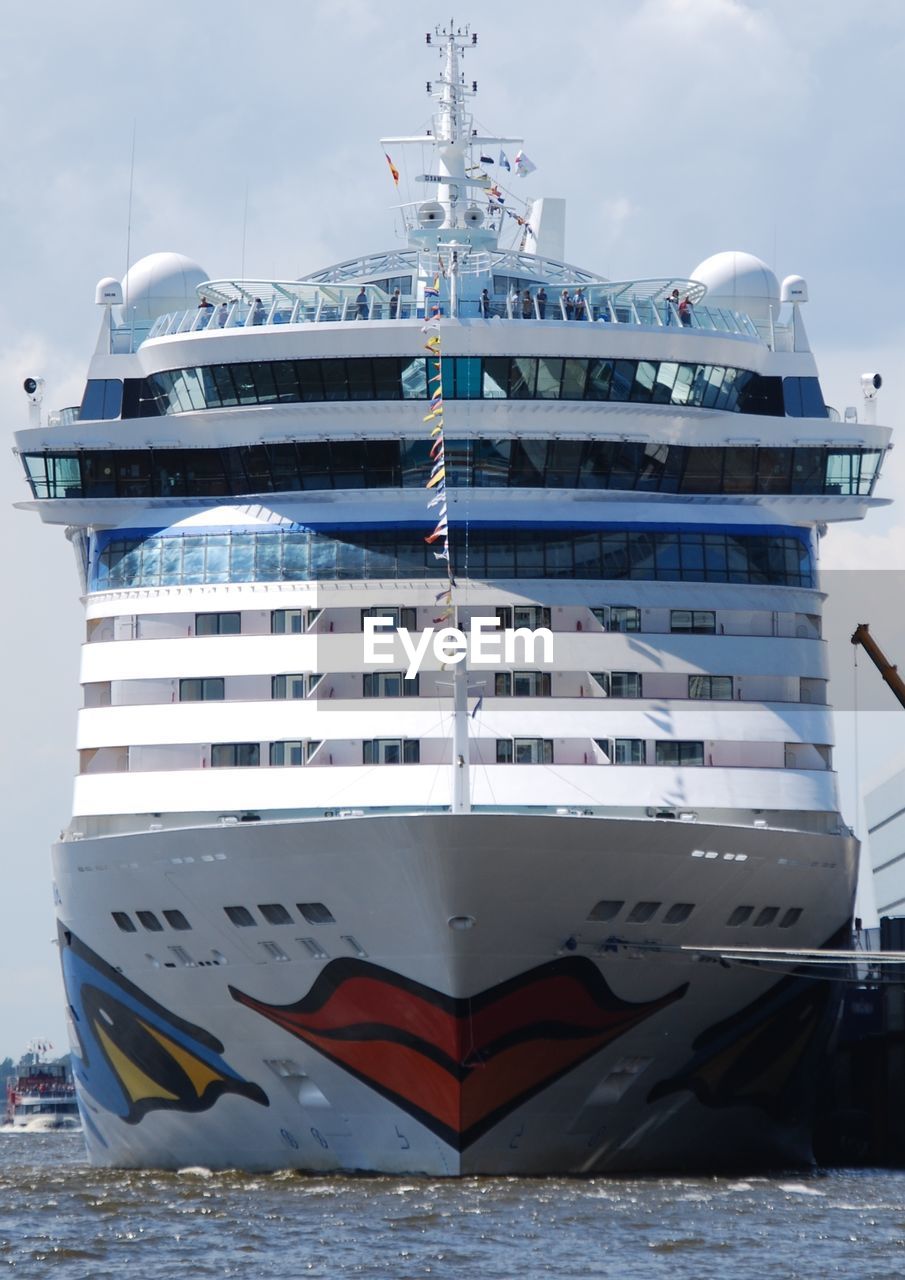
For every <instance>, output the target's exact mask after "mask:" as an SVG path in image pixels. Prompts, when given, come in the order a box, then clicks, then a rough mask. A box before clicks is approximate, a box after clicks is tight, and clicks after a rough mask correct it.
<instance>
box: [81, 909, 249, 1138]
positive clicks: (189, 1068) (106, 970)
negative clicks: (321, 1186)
mask: <svg viewBox="0 0 905 1280" xmlns="http://www.w3.org/2000/svg"><path fill="white" fill-rule="evenodd" d="M60 951H61V957H62V962H63V981H64V983H65V986H66V996H67V999H68V1001H69V1006H70V1008H71V1010H72V1012H73V1015H74V1025H75V1032H76V1035H77V1038H78V1052H77V1053H74V1054H73V1075H74V1076H75V1079H76V1082H77V1084H78V1086H79V1090H80V1091H81V1092H82V1093H83V1094H85V1095H87V1096H88V1097H89V1098H91V1099H93V1100H94V1101H95V1102H96V1103H97V1104H98V1106H100V1107H101V1108H103V1109H104V1110H106V1111H109V1112H112V1113H113V1114H114V1115H116V1116H118V1117H119V1118H120V1119H121V1120H123V1121H125V1122H126V1123H127V1124H137V1123H138V1122H139V1121H141V1120H142V1119H143V1118H144V1117H145V1116H146V1115H147V1114H148V1113H149V1112H151V1111H187V1112H197V1111H206V1110H208V1108H210V1107H212V1106H213V1105H214V1103H215V1102H216V1101H217V1099H218V1098H221V1097H222V1096H223V1095H224V1094H225V1093H234V1094H238V1095H240V1096H241V1097H244V1098H248V1099H250V1100H251V1101H253V1102H258V1103H261V1104H262V1105H264V1106H267V1096H266V1094H265V1093H264V1091H263V1090H262V1089H261V1088H260V1086H259V1085H257V1084H253V1083H251V1082H250V1081H247V1080H243V1079H242V1078H241V1077H240V1076H239V1075H237V1074H236V1072H234V1071H233V1070H232V1069H231V1068H230V1067H229V1066H228V1065H227V1063H226V1062H225V1061H224V1060H223V1058H222V1057H221V1054H222V1052H223V1045H222V1044H221V1042H220V1041H219V1040H218V1039H217V1038H216V1037H215V1036H212V1035H211V1034H210V1033H209V1032H207V1031H205V1030H204V1029H203V1028H202V1027H198V1026H195V1025H193V1024H192V1023H190V1022H187V1021H185V1019H183V1018H180V1017H178V1016H177V1015H176V1014H174V1013H171V1012H170V1011H169V1010H167V1009H165V1008H163V1006H162V1005H160V1004H158V1003H157V1002H156V1001H154V1000H152V999H150V997H148V996H147V995H145V994H144V993H143V992H142V991H141V989H140V988H139V987H137V986H136V985H135V984H134V983H132V982H130V981H129V980H128V979H127V978H125V977H123V975H122V974H121V973H118V972H117V971H116V969H114V968H113V967H112V966H111V965H109V964H108V963H107V962H106V961H105V960H104V959H102V957H101V956H99V955H98V954H97V953H96V952H94V951H92V950H91V948H90V947H88V946H86V945H85V944H84V943H83V942H81V941H80V939H79V938H77V937H76V936H75V935H74V934H72V933H71V932H70V931H68V930H65V929H61V930H60Z"/></svg>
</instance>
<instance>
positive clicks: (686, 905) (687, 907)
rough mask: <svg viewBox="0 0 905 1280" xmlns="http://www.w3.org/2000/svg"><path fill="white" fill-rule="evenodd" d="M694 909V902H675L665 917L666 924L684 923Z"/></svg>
mask: <svg viewBox="0 0 905 1280" xmlns="http://www.w3.org/2000/svg"><path fill="white" fill-rule="evenodd" d="M692 911H694V903H693V902H674V903H673V904H672V906H671V907H670V908H669V910H668V911H667V912H666V915H665V916H664V917H663V923H664V924H683V923H684V922H685V921H686V920H687V919H688V917H689V916H690V915H691V913H692Z"/></svg>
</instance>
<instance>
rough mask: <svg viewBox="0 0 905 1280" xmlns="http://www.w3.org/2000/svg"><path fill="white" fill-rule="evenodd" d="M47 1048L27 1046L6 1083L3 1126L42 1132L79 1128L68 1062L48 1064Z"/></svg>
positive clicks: (77, 1107)
mask: <svg viewBox="0 0 905 1280" xmlns="http://www.w3.org/2000/svg"><path fill="white" fill-rule="evenodd" d="M51 1047H52V1046H51V1045H49V1044H44V1043H40V1044H37V1043H36V1044H33V1045H29V1047H28V1049H27V1050H26V1052H25V1055H24V1057H23V1058H22V1061H21V1062H20V1063H19V1065H18V1067H17V1068H16V1073H15V1075H11V1076H10V1077H9V1079H8V1080H7V1083H6V1123H7V1124H8V1125H11V1126H12V1127H13V1128H15V1129H28V1130H30V1131H33V1132H44V1131H45V1130H48V1129H78V1128H80V1127H81V1120H80V1118H79V1106H78V1102H77V1101H76V1097H75V1085H74V1083H73V1080H72V1071H71V1070H70V1067H69V1059H68V1057H67V1058H64V1059H61V1060H60V1061H59V1062H49V1061H47V1060H46V1056H45V1055H46V1054H47V1052H48V1051H49V1050H50V1049H51Z"/></svg>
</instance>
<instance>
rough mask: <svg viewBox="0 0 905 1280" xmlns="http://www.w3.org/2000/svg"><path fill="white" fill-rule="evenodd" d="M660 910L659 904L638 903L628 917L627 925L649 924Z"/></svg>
mask: <svg viewBox="0 0 905 1280" xmlns="http://www.w3.org/2000/svg"><path fill="white" fill-rule="evenodd" d="M659 910H660V903H659V902H636V903H635V905H634V906H633V907H632V909H631V911H630V912H629V913H628V916H627V917H626V924H647V922H648V920H652V919H653V917H654V916H655V915H656V914H657V912H658V911H659Z"/></svg>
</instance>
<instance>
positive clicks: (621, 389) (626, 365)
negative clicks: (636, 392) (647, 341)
mask: <svg viewBox="0 0 905 1280" xmlns="http://www.w3.org/2000/svg"><path fill="white" fill-rule="evenodd" d="M635 366H636V362H635V361H634V360H616V361H614V362H613V375H612V378H611V379H610V394H609V399H610V400H628V398H629V396H630V394H631V390H632V384H633V383H634V381H635Z"/></svg>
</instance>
